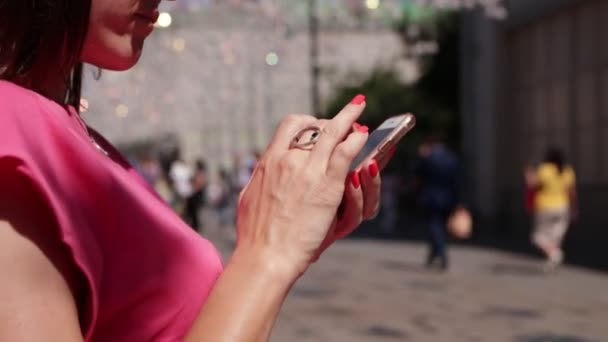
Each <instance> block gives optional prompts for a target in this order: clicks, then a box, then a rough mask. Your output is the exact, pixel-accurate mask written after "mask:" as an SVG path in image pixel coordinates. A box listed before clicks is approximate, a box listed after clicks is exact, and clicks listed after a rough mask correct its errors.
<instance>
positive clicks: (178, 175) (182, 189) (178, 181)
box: [169, 151, 192, 216]
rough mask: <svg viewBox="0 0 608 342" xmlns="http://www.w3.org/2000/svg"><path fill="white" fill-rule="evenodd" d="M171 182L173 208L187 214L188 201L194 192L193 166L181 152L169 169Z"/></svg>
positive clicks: (183, 214) (181, 213)
mask: <svg viewBox="0 0 608 342" xmlns="http://www.w3.org/2000/svg"><path fill="white" fill-rule="evenodd" d="M169 184H171V189H172V190H173V199H172V201H171V203H172V206H173V209H174V210H175V211H176V212H178V213H179V214H180V215H182V216H185V215H186V211H187V208H186V201H187V199H188V197H190V195H191V194H192V168H190V166H189V165H188V164H187V163H186V162H185V161H184V160H183V159H182V157H181V154H180V152H179V151H178V152H177V158H176V159H175V160H173V162H172V163H171V168H170V169H169Z"/></svg>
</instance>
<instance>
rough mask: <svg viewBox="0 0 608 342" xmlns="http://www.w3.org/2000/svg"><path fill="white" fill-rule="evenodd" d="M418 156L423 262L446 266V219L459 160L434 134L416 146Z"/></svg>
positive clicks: (452, 204) (455, 188)
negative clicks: (424, 239) (425, 243)
mask: <svg viewBox="0 0 608 342" xmlns="http://www.w3.org/2000/svg"><path fill="white" fill-rule="evenodd" d="M419 156H420V160H419V162H418V165H417V169H416V175H417V181H418V187H419V188H418V204H419V206H420V208H421V210H422V213H423V217H424V223H425V226H426V229H427V230H428V232H427V233H428V235H427V236H428V242H429V253H428V258H427V260H426V264H427V267H431V266H433V265H434V264H435V263H436V262H437V261H439V266H440V268H441V269H442V270H447V268H448V254H447V241H446V222H447V220H448V217H449V215H450V213H451V212H452V210H454V208H455V207H456V205H457V203H458V188H459V186H458V178H459V177H458V174H459V168H460V166H459V161H458V158H457V157H456V155H455V154H454V153H453V152H452V151H450V150H449V149H448V148H447V147H446V146H445V145H444V144H443V143H442V142H441V140H440V139H439V138H438V137H436V136H431V137H430V138H428V139H427V140H426V141H425V143H424V144H422V145H421V146H420V149H419Z"/></svg>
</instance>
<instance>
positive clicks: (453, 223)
mask: <svg viewBox="0 0 608 342" xmlns="http://www.w3.org/2000/svg"><path fill="white" fill-rule="evenodd" d="M447 228H448V231H449V232H450V234H452V236H454V237H456V238H458V239H468V238H469V237H471V234H472V233H473V217H472V216H471V212H470V211H469V210H468V209H466V208H464V207H458V208H456V209H454V211H453V212H452V214H450V217H449V218H448V222H447Z"/></svg>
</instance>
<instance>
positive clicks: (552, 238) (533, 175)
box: [526, 149, 576, 270]
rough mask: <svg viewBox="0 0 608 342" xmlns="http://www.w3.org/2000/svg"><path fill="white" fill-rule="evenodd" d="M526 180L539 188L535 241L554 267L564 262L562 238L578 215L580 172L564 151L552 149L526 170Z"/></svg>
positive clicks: (535, 203) (535, 204)
mask: <svg viewBox="0 0 608 342" xmlns="http://www.w3.org/2000/svg"><path fill="white" fill-rule="evenodd" d="M526 182H527V185H528V187H530V188H533V189H534V190H535V196H534V202H533V204H534V231H533V233H532V242H533V243H534V244H535V245H536V246H537V247H538V248H540V249H541V250H542V251H543V252H544V253H545V255H546V257H547V267H548V269H549V270H552V269H554V268H555V267H557V266H558V265H560V264H561V263H562V262H563V259H564V252H563V251H562V241H563V238H564V235H565V234H566V231H567V230H568V227H569V225H570V220H571V219H572V218H573V217H575V216H576V175H575V173H574V169H573V168H572V167H571V166H569V165H567V164H566V162H565V158H564V155H563V153H562V152H561V151H560V150H558V149H550V150H549V151H548V152H547V155H546V158H545V161H544V162H543V163H541V164H540V165H539V166H538V167H537V168H536V169H534V168H528V169H527V170H526Z"/></svg>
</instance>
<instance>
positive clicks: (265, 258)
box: [229, 246, 304, 286]
mask: <svg viewBox="0 0 608 342" xmlns="http://www.w3.org/2000/svg"><path fill="white" fill-rule="evenodd" d="M229 265H234V266H237V267H242V268H244V269H247V270H248V271H250V272H255V273H256V274H257V275H260V276H263V277H268V278H271V279H272V280H273V281H277V282H279V283H284V284H286V285H288V286H291V285H292V284H293V283H294V282H295V281H296V280H297V279H298V278H299V277H300V276H301V275H302V273H303V272H304V270H303V269H302V267H300V266H298V264H297V263H294V262H290V261H289V258H286V257H285V256H284V255H282V254H281V253H276V252H272V251H270V250H268V249H267V248H263V247H259V248H253V247H242V246H237V248H236V249H235V251H234V253H233V254H232V257H231V258H230V263H229Z"/></svg>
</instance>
